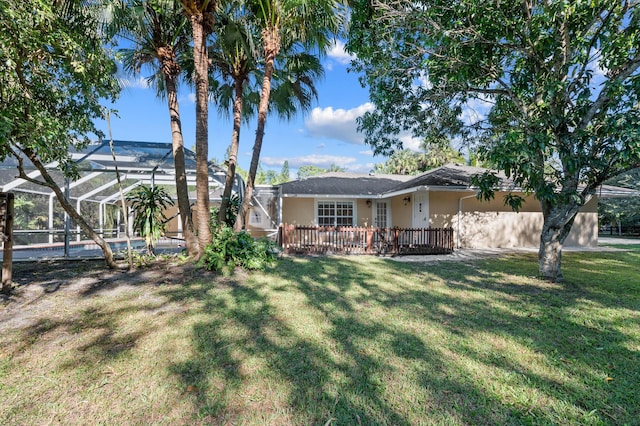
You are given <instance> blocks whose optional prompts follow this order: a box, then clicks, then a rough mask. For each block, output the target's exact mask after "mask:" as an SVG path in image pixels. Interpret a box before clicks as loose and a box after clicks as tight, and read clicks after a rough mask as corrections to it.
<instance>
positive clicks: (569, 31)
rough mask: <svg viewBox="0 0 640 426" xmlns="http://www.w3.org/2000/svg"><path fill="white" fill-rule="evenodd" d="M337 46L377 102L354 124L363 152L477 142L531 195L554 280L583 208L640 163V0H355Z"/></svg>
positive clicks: (543, 260) (546, 266)
mask: <svg viewBox="0 0 640 426" xmlns="http://www.w3.org/2000/svg"><path fill="white" fill-rule="evenodd" d="M348 48H349V49H350V50H351V51H352V52H354V53H356V54H357V56H358V60H357V63H356V64H355V65H356V66H355V68H356V69H357V70H360V71H362V72H363V73H364V82H365V83H366V84H368V85H369V87H370V92H371V98H372V101H373V102H374V103H375V105H376V108H377V109H376V110H375V111H374V112H371V113H368V114H367V115H365V116H364V117H363V118H362V120H361V122H360V124H361V128H362V129H363V130H364V131H365V134H366V141H367V143H369V144H371V145H372V146H373V147H374V151H376V152H380V153H389V152H391V151H393V150H394V149H396V148H397V147H398V146H401V144H400V143H399V141H398V139H397V137H396V136H397V135H398V134H401V133H402V132H405V131H413V132H414V133H415V134H416V135H417V136H424V135H425V134H428V133H429V132H435V133H442V134H448V135H449V136H451V137H456V136H457V137H460V136H461V137H463V138H465V139H466V140H467V141H470V140H474V141H476V142H479V143H480V144H481V149H482V153H483V154H484V156H485V157H486V159H487V160H489V161H490V162H491V164H493V166H494V167H495V168H496V169H499V170H503V171H504V172H506V174H507V175H508V176H510V177H511V178H512V179H513V180H514V181H515V183H516V184H517V185H518V186H520V187H521V188H522V189H524V190H525V191H529V192H531V193H533V194H534V195H535V196H536V198H537V199H538V200H539V202H540V204H541V207H542V212H543V216H544V223H543V228H542V232H541V236H540V249H539V270H540V274H541V275H542V276H543V277H545V278H547V279H549V280H554V281H556V280H557V281H559V280H561V279H562V272H561V254H562V246H563V243H564V241H565V239H566V237H567V235H568V234H569V231H570V230H571V226H572V225H573V222H574V220H575V218H576V215H577V213H578V211H579V210H580V208H581V207H582V206H584V205H585V203H587V202H588V201H589V200H590V199H591V198H592V197H593V196H594V195H595V194H596V191H597V188H598V186H599V185H601V184H602V183H603V182H604V181H605V180H607V179H609V178H611V177H612V176H615V175H617V174H619V173H621V172H623V171H625V170H628V169H630V168H633V167H637V166H638V165H639V164H640V74H639V71H638V69H639V67H640V2H639V1H638V0H589V1H581V0H576V1H550V0H544V1H543V0H522V1H508V2H505V1H499V0H486V1H478V0H473V1H472V0H447V1H441V0H392V1H385V2H382V1H378V0H358V1H356V2H355V3H354V14H353V19H352V27H351V34H350V40H349V43H348ZM473 105H475V106H480V108H479V109H478V112H479V114H478V117H477V118H475V119H469V118H468V115H465V112H466V111H468V109H469V108H470V107H471V106H473ZM487 177H488V178H490V177H489V176H487ZM485 183H486V182H485ZM481 187H483V188H487V186H486V185H481ZM486 192H487V193H485V194H484V195H485V196H491V195H492V193H491V190H490V188H489V190H488V191H486ZM505 201H509V202H510V203H511V204H512V206H514V207H516V208H517V207H518V203H519V202H521V201H522V199H521V198H519V197H517V196H510V197H508V198H507V199H506V200H505Z"/></svg>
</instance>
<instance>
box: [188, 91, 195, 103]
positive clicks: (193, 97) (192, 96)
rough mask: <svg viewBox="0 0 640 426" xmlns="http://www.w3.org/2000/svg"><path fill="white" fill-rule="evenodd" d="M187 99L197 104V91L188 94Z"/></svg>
mask: <svg viewBox="0 0 640 426" xmlns="http://www.w3.org/2000/svg"><path fill="white" fill-rule="evenodd" d="M187 99H188V100H189V102H191V103H193V104H195V103H196V94H195V93H189V94H188V95H187Z"/></svg>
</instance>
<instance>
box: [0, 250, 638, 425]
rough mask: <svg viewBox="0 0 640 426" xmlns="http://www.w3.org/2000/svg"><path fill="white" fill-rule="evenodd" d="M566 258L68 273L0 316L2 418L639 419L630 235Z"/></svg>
mask: <svg viewBox="0 0 640 426" xmlns="http://www.w3.org/2000/svg"><path fill="white" fill-rule="evenodd" d="M563 264H564V275H565V279H566V282H565V283H563V284H550V283H547V282H544V281H541V280H539V279H537V278H536V271H537V264H536V262H535V255H528V254H518V255H512V256H509V257H505V258H500V259H489V260H484V261H477V262H470V263H457V262H440V263H426V264H407V263H398V262H395V261H392V260H388V259H380V258H375V257H335V258H333V257H332V258H285V259H282V260H281V262H280V264H279V266H278V267H277V268H274V269H272V270H269V271H267V272H264V273H250V274H237V275H235V276H232V277H226V278H224V277H217V276H215V275H210V274H205V275H203V274H201V273H200V272H199V271H191V272H188V273H185V274H182V275H180V274H178V278H176V279H173V278H168V277H170V275H166V274H163V273H162V272H163V270H162V269H160V271H159V272H158V271H154V270H150V271H148V272H144V271H142V272H140V273H141V274H145V273H147V274H148V275H149V276H148V278H147V279H146V280H145V279H143V280H142V281H141V282H136V283H134V284H131V283H128V282H127V279H126V277H123V278H122V279H118V280H115V281H114V280H112V281H108V282H106V283H105V282H101V281H96V282H93V283H91V282H88V283H85V284H87V288H86V289H85V290H82V291H79V292H77V293H74V295H73V297H71V296H70V295H69V294H65V292H64V286H62V288H60V289H58V290H57V291H55V292H51V293H48V294H47V295H46V297H42V298H40V299H39V300H37V301H35V302H33V303H32V304H30V305H29V307H32V306H35V305H36V304H44V306H43V308H44V309H46V311H45V313H44V314H43V315H39V316H36V315H34V316H33V317H32V318H31V320H30V322H27V323H26V324H25V325H24V326H19V327H18V326H16V327H12V328H10V329H5V330H3V332H2V333H1V334H0V400H1V401H3V404H1V405H0V423H1V424H46V423H54V422H60V423H64V424H143V423H144V424H172V425H173V424H278V425H283V424H304V425H307V424H319V425H329V424H340V425H345V424H346V425H351V424H354V425H357V424H363V425H366V424H390V425H409V424H411V425H414V424H442V425H462V424H512V425H518V424H525V425H529V424H534V425H544V424H580V425H583V424H586V425H600V424H629V425H632V424H640V421H639V420H638V419H640V398H639V397H638V395H639V394H640V280H639V277H640V246H633V247H631V250H630V251H627V252H601V253H592V252H591V253H565V255H564V256H563ZM154 273H155V275H154ZM142 278H144V276H142ZM87 279H89V278H87Z"/></svg>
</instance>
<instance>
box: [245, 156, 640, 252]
mask: <svg viewBox="0 0 640 426" xmlns="http://www.w3.org/2000/svg"><path fill="white" fill-rule="evenodd" d="M485 171H486V169H482V168H477V167H470V166H463V165H453V164H450V165H446V166H443V167H439V168H437V169H433V170H430V171H428V172H426V173H424V174H422V175H419V176H400V175H365V174H353V173H327V174H323V175H319V176H313V177H309V178H306V179H301V180H295V181H291V182H286V183H283V184H281V185H279V187H278V191H277V194H278V195H277V197H278V198H277V209H276V210H277V214H278V218H277V220H272V221H271V223H276V222H277V223H279V224H281V223H285V224H293V225H297V226H357V227H376V228H395V227H397V228H451V229H452V230H453V241H454V245H455V247H465V248H489V247H537V246H538V245H539V238H540V232H541V229H542V221H543V218H542V212H541V208H540V203H539V202H538V201H537V200H536V199H535V198H534V197H533V195H526V194H522V195H523V196H524V197H525V200H526V201H525V203H524V204H523V206H522V208H521V210H520V212H519V213H516V212H514V211H513V210H512V209H511V208H510V207H509V206H505V205H504V195H506V194H507V193H508V192H510V191H512V192H522V191H519V190H518V189H517V188H515V187H514V185H513V182H512V181H510V180H509V179H507V178H506V177H505V176H504V175H502V176H501V179H500V184H499V187H498V188H497V191H496V194H495V195H496V196H495V198H494V199H493V200H491V201H488V202H487V201H480V200H478V199H477V198H476V193H477V188H474V187H472V185H471V177H472V176H474V175H478V174H481V173H483V172H485ZM274 195H275V191H274ZM625 195H627V196H629V195H637V191H633V190H627V189H624V188H616V187H607V186H604V187H603V188H602V189H601V191H600V192H599V193H598V196H605V197H611V196H625ZM598 196H596V197H593V199H591V200H590V201H589V202H588V203H587V204H586V205H585V206H584V207H583V208H582V209H581V210H580V212H579V213H578V217H577V218H576V220H575V222H574V225H573V228H572V230H571V233H570V234H569V236H568V238H567V240H566V243H565V245H567V246H587V247H589V246H596V245H597V242H598ZM263 204H264V203H263ZM266 213H267V212H266V211H265V209H261V208H259V207H258V206H255V205H254V207H253V210H252V213H251V214H253V215H256V216H260V215H264V214H266ZM274 219H275V218H274ZM248 223H249V229H250V230H252V232H254V233H256V234H258V232H256V231H258V230H259V228H260V227H253V229H251V228H252V226H251V221H248ZM254 223H255V221H254Z"/></svg>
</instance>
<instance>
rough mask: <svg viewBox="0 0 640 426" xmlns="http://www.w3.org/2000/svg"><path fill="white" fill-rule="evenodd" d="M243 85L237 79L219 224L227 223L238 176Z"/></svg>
mask: <svg viewBox="0 0 640 426" xmlns="http://www.w3.org/2000/svg"><path fill="white" fill-rule="evenodd" d="M242 83H243V79H236V80H235V82H234V88H235V99H234V100H233V133H232V135H231V147H230V149H229V159H228V160H227V176H226V177H225V182H224V192H223V193H222V202H221V204H220V212H218V223H223V222H224V221H225V218H226V212H227V206H228V205H229V201H230V200H231V190H232V189H233V180H234V179H235V176H236V166H237V164H238V148H239V146H240V125H241V124H242Z"/></svg>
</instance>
